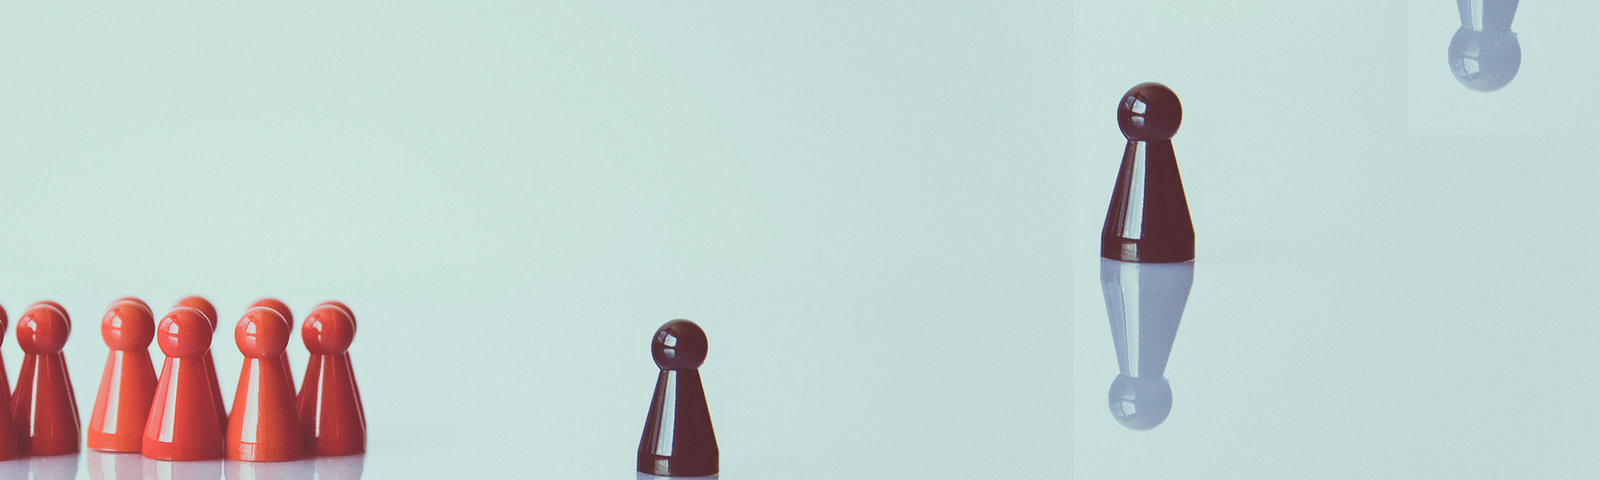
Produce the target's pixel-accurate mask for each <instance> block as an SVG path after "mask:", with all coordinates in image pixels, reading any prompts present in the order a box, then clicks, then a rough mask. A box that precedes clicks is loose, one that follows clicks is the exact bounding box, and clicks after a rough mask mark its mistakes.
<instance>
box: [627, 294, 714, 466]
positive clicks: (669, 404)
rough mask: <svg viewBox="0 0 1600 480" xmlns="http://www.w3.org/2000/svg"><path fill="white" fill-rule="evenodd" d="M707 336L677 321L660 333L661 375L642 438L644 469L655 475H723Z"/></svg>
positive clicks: (655, 342)
mask: <svg viewBox="0 0 1600 480" xmlns="http://www.w3.org/2000/svg"><path fill="white" fill-rule="evenodd" d="M706 349H707V343H706V333H705V331H703V330H701V329H700V326H699V325H695V324H694V322H691V321H688V320H673V321H670V322H667V323H666V324H665V325H662V326H661V328H660V329H657V330H656V335H655V337H654V338H653V339H652V340H651V342H650V355H651V356H652V357H654V358H655V361H656V366H657V367H661V375H659V376H657V377H656V391H655V394H654V395H653V397H652V398H651V400H650V413H649V414H648V415H647V416H646V417H645V423H644V435H643V436H642V437H640V439H639V455H638V471H639V472H640V473H645V474H650V475H668V476H677V477H698V476H705V475H711V474H715V473H717V461H718V458H717V457H718V452H717V436H716V434H715V433H714V432H712V430H711V410H710V409H709V408H707V406H706V393H705V390H704V389H703V388H701V385H700V370H699V367H700V364H701V363H704V362H705V360H706Z"/></svg>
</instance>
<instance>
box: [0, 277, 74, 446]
mask: <svg viewBox="0 0 1600 480" xmlns="http://www.w3.org/2000/svg"><path fill="white" fill-rule="evenodd" d="M54 305H56V304H55V302H39V303H36V304H34V305H33V306H32V307H28V311H27V312H26V313H23V314H22V318H18V319H17V346H19V347H22V352H23V353H24V354H25V355H24V356H23V357H22V371H21V372H20V373H18V374H17V391H16V392H15V393H13V394H12V396H11V420H12V422H14V423H13V426H14V427H15V428H17V430H18V432H17V439H18V441H19V445H18V447H20V450H21V451H23V452H25V453H27V454H29V455H40V456H43V455H62V454H67V453H74V452H77V451H78V426H79V423H78V401H77V399H76V398H75V397H74V396H73V394H72V379H71V377H68V376H67V359H66V356H64V355H62V354H61V347H63V346H65V345H66V344H67V335H68V334H69V333H71V331H72V324H71V323H69V322H68V320H67V314H66V311H65V310H61V309H59V308H58V307H56V306H54Z"/></svg>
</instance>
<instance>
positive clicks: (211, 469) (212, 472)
mask: <svg viewBox="0 0 1600 480" xmlns="http://www.w3.org/2000/svg"><path fill="white" fill-rule="evenodd" d="M140 460H142V461H143V462H144V478H146V479H147V480H218V479H220V478H222V460H200V461H194V462H168V461H165V460H155V459H149V458H143V457H140ZM106 478H107V480H111V479H110V477H106ZM117 480H127V479H124V478H121V477H118V478H117Z"/></svg>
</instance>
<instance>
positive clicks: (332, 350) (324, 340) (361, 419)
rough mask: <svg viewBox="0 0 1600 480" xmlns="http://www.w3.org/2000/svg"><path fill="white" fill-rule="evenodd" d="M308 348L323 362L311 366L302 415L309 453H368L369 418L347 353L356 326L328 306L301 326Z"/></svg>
mask: <svg viewBox="0 0 1600 480" xmlns="http://www.w3.org/2000/svg"><path fill="white" fill-rule="evenodd" d="M300 334H301V337H302V338H303V339H304V340H305V344H306V350H307V351H309V352H311V354H312V355H318V356H320V358H319V359H318V360H317V361H316V362H308V363H307V364H306V374H305V381H304V383H302V384H301V385H300V398H299V402H298V403H299V404H298V411H299V415H300V428H301V429H303V430H304V431H305V434H306V439H307V443H309V446H308V448H307V450H309V451H310V452H311V453H312V454H313V455H317V456H335V455H351V454H356V453H361V452H365V451H366V449H367V425H366V420H365V418H366V414H365V413H363V412H362V407H361V401H360V399H359V398H357V397H356V383H355V376H354V374H353V373H352V370H351V363H350V360H349V359H348V358H347V357H349V355H350V353H349V352H348V350H349V348H350V343H351V342H352V341H353V340H355V322H354V321H351V320H350V315H348V314H346V313H345V311H344V310H343V309H340V308H338V307H336V306H333V305H323V306H319V307H317V308H314V309H312V310H311V314H310V315H307V316H306V321H305V323H303V324H301V325H300Z"/></svg>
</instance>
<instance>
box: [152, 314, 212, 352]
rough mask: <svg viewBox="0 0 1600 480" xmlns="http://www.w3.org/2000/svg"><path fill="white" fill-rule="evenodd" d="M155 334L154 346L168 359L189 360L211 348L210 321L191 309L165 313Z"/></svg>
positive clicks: (204, 315)
mask: <svg viewBox="0 0 1600 480" xmlns="http://www.w3.org/2000/svg"><path fill="white" fill-rule="evenodd" d="M156 332H157V335H156V344H157V345H160V346H161V353H165V354H166V355H167V356H169V357H177V358H191V357H195V356H198V355H200V354H202V353H206V350H207V349H210V348H211V321H210V320H209V319H207V318H206V314H204V313H200V311H199V310H196V309H194V308H193V307H178V308H174V309H172V311H171V312H167V316H166V318H163V319H161V325H159V326H157V327H156Z"/></svg>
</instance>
